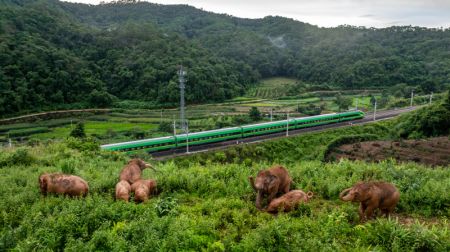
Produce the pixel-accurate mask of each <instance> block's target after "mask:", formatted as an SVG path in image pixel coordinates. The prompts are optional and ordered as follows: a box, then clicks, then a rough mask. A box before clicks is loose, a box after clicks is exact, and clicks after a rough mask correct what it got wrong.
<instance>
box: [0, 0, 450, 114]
mask: <svg viewBox="0 0 450 252" xmlns="http://www.w3.org/2000/svg"><path fill="white" fill-rule="evenodd" d="M3 3H5V4H2V5H1V6H0V53H1V55H2V58H1V59H0V66H1V71H0V85H1V87H0V115H5V114H12V113H17V112H19V111H22V112H23V111H24V110H40V109H48V108H55V107H60V108H63V107H70V106H78V107H83V106H109V104H111V101H112V99H114V98H115V97H117V98H118V99H138V100H147V101H153V102H154V103H155V104H170V103H174V102H176V101H177V96H178V91H177V89H176V88H175V86H176V69H177V66H178V65H179V64H183V65H185V66H186V67H187V68H188V69H189V76H188V85H187V86H188V92H187V99H188V102H205V101H221V100H224V99H227V98H231V97H233V96H236V95H240V94H242V93H243V92H244V91H245V89H247V88H248V86H249V85H250V84H251V83H254V82H255V81H257V80H258V79H259V78H261V77H271V76H290V77H295V78H298V79H300V80H302V81H305V82H311V83H317V84H321V85H331V86H338V87H343V88H361V87H385V86H391V85H395V84H400V83H406V84H407V85H410V86H416V87H418V88H419V89H422V90H423V91H424V92H430V91H435V90H440V89H443V88H444V87H445V86H446V85H449V83H450V30H449V29H427V28H420V27H390V28H385V29H371V28H361V27H350V26H341V27H338V28H319V27H317V26H313V25H309V24H305V23H302V22H298V21H295V20H292V19H288V18H282V17H266V18H263V19H242V18H236V17H232V16H229V15H223V14H214V13H210V12H206V11H203V10H199V9H196V8H193V7H190V6H186V5H170V6H169V5H157V4H151V3H145V2H135V3H132V2H129V3H124V2H118V3H110V4H102V5H98V6H92V5H84V4H74V3H66V2H58V1H54V0H39V1H33V0H3Z"/></svg>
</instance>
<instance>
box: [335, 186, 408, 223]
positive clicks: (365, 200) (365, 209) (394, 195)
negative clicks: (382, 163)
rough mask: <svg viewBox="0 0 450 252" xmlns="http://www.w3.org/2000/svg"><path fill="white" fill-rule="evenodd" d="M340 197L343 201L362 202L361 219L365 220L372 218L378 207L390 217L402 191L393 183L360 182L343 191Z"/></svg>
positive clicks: (360, 208) (360, 206)
mask: <svg viewBox="0 0 450 252" xmlns="http://www.w3.org/2000/svg"><path fill="white" fill-rule="evenodd" d="M339 198H340V199H341V200H343V201H352V202H360V205H359V220H360V221H361V222H364V221H365V220H367V219H370V218H372V214H373V211H374V210H375V209H377V208H379V209H380V210H381V212H382V213H384V214H385V215H386V217H388V216H389V214H390V213H391V212H392V211H394V208H395V206H396V205H397V203H398V201H399V199H400V193H399V191H398V190H397V188H396V187H395V186H394V185H393V184H391V183H387V182H358V183H356V184H355V185H354V186H353V187H351V188H347V189H345V190H344V191H342V192H341V193H340V194H339Z"/></svg>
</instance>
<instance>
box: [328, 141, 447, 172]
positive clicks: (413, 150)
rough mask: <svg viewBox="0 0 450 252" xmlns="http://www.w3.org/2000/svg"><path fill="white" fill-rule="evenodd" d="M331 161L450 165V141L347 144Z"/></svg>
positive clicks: (341, 147)
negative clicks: (345, 159)
mask: <svg viewBox="0 0 450 252" xmlns="http://www.w3.org/2000/svg"><path fill="white" fill-rule="evenodd" d="M330 158H331V160H339V159H341V158H347V159H350V160H365V161H375V162H379V161H381V160H385V159H389V158H394V159H396V160H397V161H400V162H408V161H413V162H417V163H422V164H427V165H431V166H437V165H440V166H446V165H449V164H450V139H449V138H448V137H436V138H429V139H424V140H406V141H399V142H398V141H368V142H362V143H356V144H345V145H342V146H340V147H339V148H337V149H336V150H334V151H333V152H332V153H331V154H330Z"/></svg>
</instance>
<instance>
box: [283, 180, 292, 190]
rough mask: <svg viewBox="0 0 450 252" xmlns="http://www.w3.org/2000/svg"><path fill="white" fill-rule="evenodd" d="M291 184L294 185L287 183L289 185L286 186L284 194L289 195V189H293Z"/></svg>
mask: <svg viewBox="0 0 450 252" xmlns="http://www.w3.org/2000/svg"><path fill="white" fill-rule="evenodd" d="M291 183H292V182H289V183H287V184H286V185H285V186H284V188H283V192H284V193H288V192H289V189H290V188H291Z"/></svg>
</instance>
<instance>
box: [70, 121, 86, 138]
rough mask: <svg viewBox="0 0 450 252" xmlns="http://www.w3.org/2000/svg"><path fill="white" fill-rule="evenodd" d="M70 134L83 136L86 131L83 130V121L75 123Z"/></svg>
mask: <svg viewBox="0 0 450 252" xmlns="http://www.w3.org/2000/svg"><path fill="white" fill-rule="evenodd" d="M70 136H71V137H75V138H85V137H86V132H84V123H83V122H79V123H77V125H75V128H73V130H72V131H71V132H70Z"/></svg>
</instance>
